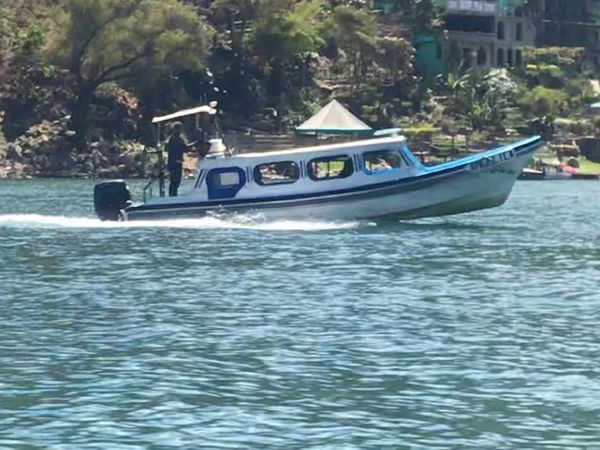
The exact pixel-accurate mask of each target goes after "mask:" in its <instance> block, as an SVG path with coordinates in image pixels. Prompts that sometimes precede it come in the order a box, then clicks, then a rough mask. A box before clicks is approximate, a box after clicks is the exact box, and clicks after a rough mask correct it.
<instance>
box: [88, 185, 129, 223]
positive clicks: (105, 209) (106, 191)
mask: <svg viewBox="0 0 600 450" xmlns="http://www.w3.org/2000/svg"><path fill="white" fill-rule="evenodd" d="M130 205H131V194H130V192H129V187H128V186H127V184H126V183H125V182H124V181H123V180H113V181H105V182H103V183H98V184H97V185H96V186H95V187H94V209H95V210H96V214H97V215H98V217H99V218H100V220H102V221H106V220H112V221H117V220H119V217H120V215H121V210H123V209H125V208H127V207H128V206H130Z"/></svg>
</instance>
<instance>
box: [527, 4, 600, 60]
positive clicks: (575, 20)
mask: <svg viewBox="0 0 600 450" xmlns="http://www.w3.org/2000/svg"><path fill="white" fill-rule="evenodd" d="M529 3H531V5H529V10H530V12H531V15H532V16H533V17H535V18H536V24H537V28H538V36H537V40H536V43H537V45H538V46H544V47H545V46H560V47H583V48H585V49H586V53H587V57H588V61H592V62H594V63H595V65H596V67H600V0H577V1H574V0H529Z"/></svg>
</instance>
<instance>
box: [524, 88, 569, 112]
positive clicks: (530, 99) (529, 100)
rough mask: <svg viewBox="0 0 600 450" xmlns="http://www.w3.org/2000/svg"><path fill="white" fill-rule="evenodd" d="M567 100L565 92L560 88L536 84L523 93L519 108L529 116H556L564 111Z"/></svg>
mask: <svg viewBox="0 0 600 450" xmlns="http://www.w3.org/2000/svg"><path fill="white" fill-rule="evenodd" d="M568 100H569V99H568V96H567V94H566V93H565V92H563V91H561V90H558V89H550V88H547V87H544V86H536V87H535V88H533V89H532V90H530V91H527V92H526V93H524V95H523V97H522V100H521V110H522V111H523V112H524V113H525V114H526V115H528V116H530V117H531V116H534V117H543V116H548V115H551V116H557V115H559V114H561V113H562V112H564V110H565V109H566V107H567V106H568Z"/></svg>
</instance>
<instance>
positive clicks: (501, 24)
mask: <svg viewBox="0 0 600 450" xmlns="http://www.w3.org/2000/svg"><path fill="white" fill-rule="evenodd" d="M496 35H497V36H498V39H500V40H501V41H503V40H504V22H498V26H497V27H496Z"/></svg>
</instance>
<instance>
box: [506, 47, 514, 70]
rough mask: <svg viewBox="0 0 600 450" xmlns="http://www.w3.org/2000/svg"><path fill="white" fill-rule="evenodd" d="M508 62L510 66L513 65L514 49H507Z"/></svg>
mask: <svg viewBox="0 0 600 450" xmlns="http://www.w3.org/2000/svg"><path fill="white" fill-rule="evenodd" d="M506 64H508V65H509V66H510V67H512V66H513V51H512V49H508V50H506Z"/></svg>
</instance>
